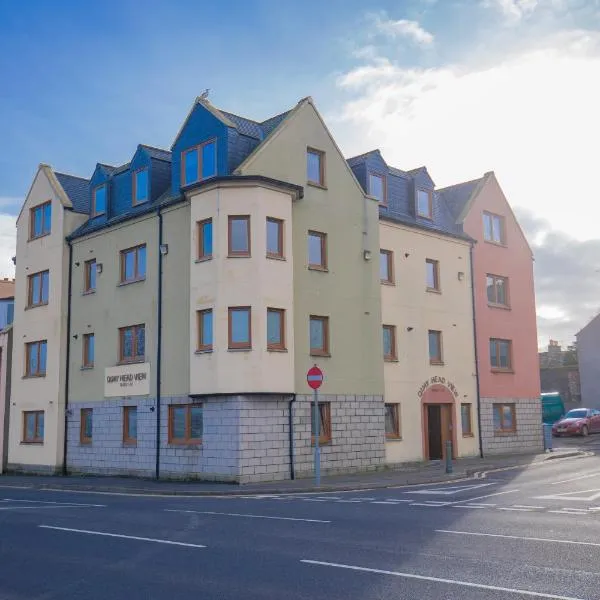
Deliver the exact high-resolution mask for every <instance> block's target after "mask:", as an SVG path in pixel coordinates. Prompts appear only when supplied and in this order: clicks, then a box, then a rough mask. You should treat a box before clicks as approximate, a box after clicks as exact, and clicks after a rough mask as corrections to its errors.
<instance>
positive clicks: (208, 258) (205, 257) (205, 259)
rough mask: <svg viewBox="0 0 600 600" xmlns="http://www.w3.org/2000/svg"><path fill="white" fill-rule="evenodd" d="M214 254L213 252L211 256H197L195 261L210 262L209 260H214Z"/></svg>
mask: <svg viewBox="0 0 600 600" xmlns="http://www.w3.org/2000/svg"><path fill="white" fill-rule="evenodd" d="M212 259H213V256H212V254H211V255H210V256H203V257H202V258H197V259H196V260H195V261H194V262H195V263H203V262H208V261H209V260H212Z"/></svg>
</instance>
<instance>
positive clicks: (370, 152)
mask: <svg viewBox="0 0 600 600" xmlns="http://www.w3.org/2000/svg"><path fill="white" fill-rule="evenodd" d="M373 152H379V153H380V154H381V150H379V148H374V149H373V150H369V151H367V152H362V153H361V154H357V155H356V156H350V157H348V158H347V159H346V160H347V161H348V160H354V159H355V158H360V157H361V156H367V154H373ZM382 156H383V155H382Z"/></svg>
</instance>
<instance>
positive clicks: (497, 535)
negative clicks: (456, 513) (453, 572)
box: [435, 529, 600, 547]
mask: <svg viewBox="0 0 600 600" xmlns="http://www.w3.org/2000/svg"><path fill="white" fill-rule="evenodd" d="M435 532H436V533H451V534H453V535H471V536H475V537H492V538H503V539H507V540H524V541H526V542H549V543H551V544H571V545H574V546H595V547H600V543H596V542H580V541H577V540H556V539H551V538H539V537H526V536H521V535H505V534H500V533H480V532H477V531H456V530H452V529H436V530H435Z"/></svg>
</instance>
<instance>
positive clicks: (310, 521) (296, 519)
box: [165, 508, 331, 523]
mask: <svg viewBox="0 0 600 600" xmlns="http://www.w3.org/2000/svg"><path fill="white" fill-rule="evenodd" d="M165 512H172V513H191V514H196V515H221V516H223V517H247V518H249V519H273V520H275V521H303V522H305V523H331V521H323V520H321V519H300V518H298V517H273V516H270V515H249V514H243V513H226V512H216V511H212V510H175V509H168V508H166V509H165Z"/></svg>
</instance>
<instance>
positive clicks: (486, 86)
mask: <svg viewBox="0 0 600 600" xmlns="http://www.w3.org/2000/svg"><path fill="white" fill-rule="evenodd" d="M599 49H600V33H598V32H587V31H574V32H568V33H562V34H560V35H554V36H552V37H551V38H548V39H546V40H545V41H544V42H543V43H540V44H538V45H537V47H536V48H532V49H530V50H528V51H524V52H522V53H521V54H519V55H514V56H509V57H508V58H506V59H505V60H504V61H502V62H499V63H498V64H495V65H493V66H489V67H480V68H477V69H469V68H467V67H465V66H458V65H450V66H444V67H438V68H432V69H422V68H412V69H408V68H403V67H400V66H398V65H396V64H394V63H393V62H391V61H390V60H388V59H386V58H377V59H375V60H372V61H370V62H368V63H367V64H363V65H361V66H358V67H356V68H354V69H352V70H350V71H348V72H346V73H345V74H344V75H342V76H341V77H340V78H339V80H338V85H339V87H340V88H341V89H342V90H344V91H345V92H348V93H350V94H351V95H352V98H351V99H349V100H347V102H346V103H345V104H344V105H343V107H342V111H341V116H340V115H336V116H334V117H333V118H332V120H333V123H332V125H333V128H334V129H335V130H336V135H337V137H338V138H339V139H340V142H341V143H342V145H343V147H344V148H345V150H346V152H347V153H348V154H349V155H351V154H358V153H361V152H364V151H365V150H367V149H370V148H372V147H380V148H381V149H382V151H383V153H384V156H385V157H386V159H387V160H388V162H389V163H390V164H392V165H395V166H398V167H400V168H411V167H413V166H414V165H420V164H426V165H427V166H428V168H429V170H430V173H431V174H432V176H433V178H434V180H435V181H436V183H437V185H438V186H439V187H441V186H443V185H449V184H452V183H457V182H459V181H463V180H467V179H472V178H474V177H479V176H481V175H482V174H483V173H484V172H485V171H489V170H494V171H495V172H496V175H497V176H498V177H499V180H500V183H501V185H502V186H503V189H504V190H505V192H506V195H507V197H508V198H509V200H510V201H511V203H512V204H513V205H516V206H522V207H525V208H528V209H529V210H531V211H533V212H534V213H536V214H539V215H543V216H544V217H545V218H546V219H547V220H548V221H550V223H551V224H552V226H553V227H555V228H556V229H558V230H562V231H565V232H568V233H570V234H571V235H572V236H574V237H575V238H577V239H587V238H592V237H597V236H598V227H597V217H598V216H600V201H599V200H598V199H597V198H596V192H595V185H594V184H593V183H591V181H592V178H593V176H594V174H595V173H596V171H597V167H598V152H597V140H598V139H600V120H598V119H597V107H598V106H600V86H598V85H597V74H598V73H600V51H599ZM348 125H350V126H348Z"/></svg>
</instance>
